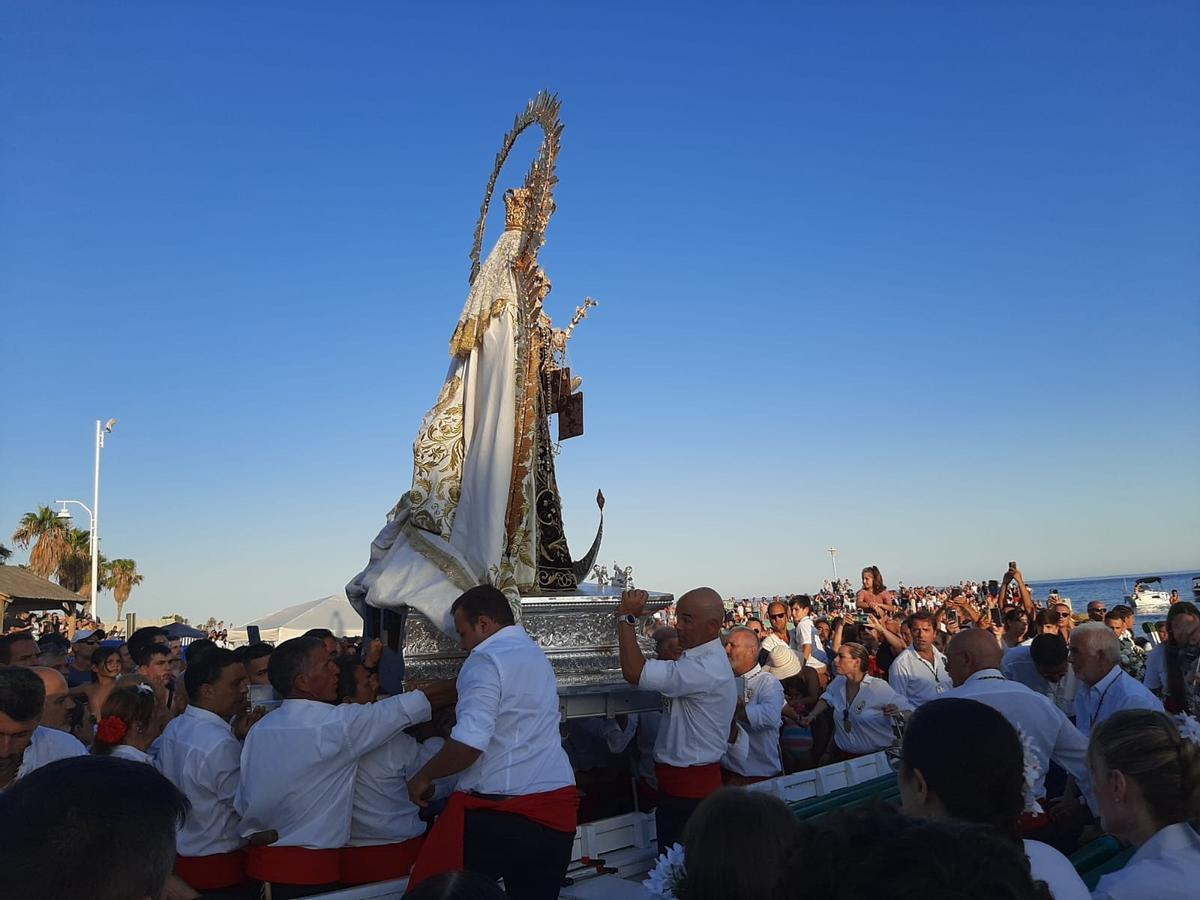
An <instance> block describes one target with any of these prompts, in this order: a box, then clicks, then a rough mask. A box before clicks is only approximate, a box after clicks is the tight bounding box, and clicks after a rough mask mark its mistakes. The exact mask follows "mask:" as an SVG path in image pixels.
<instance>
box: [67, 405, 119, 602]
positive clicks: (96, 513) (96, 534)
mask: <svg viewBox="0 0 1200 900" xmlns="http://www.w3.org/2000/svg"><path fill="white" fill-rule="evenodd" d="M116 424H117V420H116V419H109V420H108V421H107V422H105V423H104V424H103V425H101V424H100V420H99V419H97V420H96V470H95V478H94V479H93V482H92V505H91V508H90V509H89V508H88V505H87V504H86V503H84V502H83V501H82V500H55V501H54V502H55V503H57V504H58V505H59V506H60V507H61V509H59V511H58V517H59V518H60V519H69V518H71V513H70V512H69V511H68V510H67V504H68V503H74V504H76V505H77V506H82V507H83V508H84V510H86V511H87V514H88V523H89V531H90V533H91V539H90V541H89V542H88V543H89V544H90V545H91V550H92V599H91V600H89V601H88V613H89V615H93V616H94V615H96V614H97V612H98V610H99V604H98V602H97V599H96V598H97V597H98V596H99V592H100V451H101V450H102V449H103V448H104V436H105V435H106V434H110V433H111V432H112V430H113V426H114V425H116Z"/></svg>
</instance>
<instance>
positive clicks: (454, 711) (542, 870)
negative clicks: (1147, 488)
mask: <svg viewBox="0 0 1200 900" xmlns="http://www.w3.org/2000/svg"><path fill="white" fill-rule="evenodd" d="M647 602H648V595H647V594H646V593H645V592H643V591H638V590H630V591H626V592H625V594H624V595H623V596H622V599H621V603H620V606H619V608H618V610H617V615H616V621H615V622H614V629H615V632H616V642H617V645H618V648H619V659H620V667H621V674H622V676H623V677H624V679H625V680H626V681H628V682H629V683H630V684H632V685H636V686H638V687H639V688H641V689H643V690H646V691H653V692H656V693H658V694H659V695H661V697H662V698H663V703H662V707H661V710H660V711H656V712H642V713H638V714H629V715H619V716H615V717H613V718H611V719H606V718H593V719H582V720H573V721H571V722H570V723H567V724H562V723H560V720H559V719H560V715H559V706H558V696H557V683H556V680H555V676H554V672H553V670H552V669H551V667H550V664H549V662H548V660H547V658H546V656H545V654H544V652H543V651H542V649H541V648H540V647H539V646H538V645H537V644H536V643H535V642H534V641H532V640H531V639H530V638H529V636H528V635H527V634H526V633H525V632H524V630H523V629H522V628H521V626H520V624H519V623H517V622H516V621H515V619H514V616H513V611H512V609H511V607H510V605H509V603H508V601H507V599H506V598H505V597H504V596H503V595H502V594H501V593H500V592H499V591H497V590H495V589H494V588H491V587H487V586H480V587H478V588H474V589H472V590H470V591H467V592H466V593H464V594H463V595H462V596H461V597H460V598H459V599H458V600H457V601H456V602H455V604H454V608H453V610H452V612H453V617H454V623H455V628H456V630H457V632H458V635H459V639H460V643H461V645H462V647H463V649H464V650H465V651H467V653H468V655H467V657H466V660H465V662H464V664H463V666H462V669H461V671H460V673H459V675H458V678H457V679H456V680H453V681H447V682H429V683H424V684H420V685H410V686H409V689H408V690H405V691H403V692H401V693H398V694H394V695H392V696H386V695H384V694H383V693H382V692H381V690H380V682H379V667H380V663H381V659H382V655H383V647H382V645H381V644H380V643H379V642H378V641H374V642H367V643H366V644H365V645H363V646H354V645H348V644H347V643H346V642H345V641H344V640H341V639H339V638H337V637H336V636H335V635H333V634H331V633H330V632H328V631H324V630H319V629H318V630H314V631H313V632H310V633H308V634H306V635H304V636H303V637H300V638H295V639H293V640H289V641H285V642H283V643H282V644H280V645H279V646H277V647H273V646H271V645H269V644H254V645H249V646H245V647H241V648H238V649H236V650H230V649H227V648H225V647H222V646H220V645H219V644H218V643H217V642H216V641H214V640H211V639H201V640H198V641H195V642H193V643H191V644H190V645H188V646H187V647H186V648H184V647H182V646H181V644H180V642H179V641H172V639H171V638H170V637H169V635H168V634H167V633H166V632H165V631H164V630H163V629H159V628H143V629H139V630H138V631H136V632H134V633H133V634H131V635H130V636H129V638H128V640H126V641H112V640H109V639H107V638H106V636H105V635H104V634H103V632H102V631H100V630H95V629H89V628H80V627H75V628H74V629H70V628H68V629H62V628H58V629H45V630H44V631H42V633H40V634H38V636H37V639H35V635H34V634H33V633H32V632H31V631H30V630H28V629H21V630H14V631H12V632H10V633H8V634H6V635H4V636H2V637H0V792H2V793H0V855H2V856H3V863H2V865H3V870H4V871H5V873H6V876H7V878H8V883H7V886H6V891H5V896H6V897H7V896H11V897H13V898H27V897H28V898H34V897H49V896H67V895H68V894H74V893H77V892H78V891H79V890H80V889H81V887H83V886H87V888H88V893H90V894H94V895H95V896H97V897H100V898H110V897H111V898H113V900H116V898H126V897H149V898H158V897H167V898H171V900H175V898H191V897H196V896H209V897H252V896H259V894H260V892H261V891H262V890H263V886H264V885H267V886H269V890H270V892H271V897H272V898H273V900H288V898H291V897H304V896H311V895H314V894H318V893H322V892H326V891H329V890H332V889H336V888H338V887H341V886H346V885H353V884H362V883H367V882H376V881H383V880H388V879H391V878H400V877H405V876H407V877H408V878H409V885H410V890H409V894H410V895H411V896H413V897H422V896H439V897H440V896H489V893H488V891H492V892H493V894H494V893H495V891H496V890H497V888H496V884H497V882H502V883H503V885H504V889H505V891H506V892H507V894H508V895H509V896H513V897H522V898H525V897H528V898H540V897H545V898H552V897H557V896H558V894H559V890H560V888H561V886H562V883H563V878H564V874H565V872H566V869H567V866H568V864H569V862H570V858H571V850H572V844H573V839H574V835H575V830H576V827H577V824H578V823H579V822H581V821H587V820H589V819H594V818H601V817H605V816H609V815H614V814H616V813H619V812H622V811H624V810H626V809H628V808H631V807H632V806H634V805H636V806H637V807H638V808H640V809H653V810H654V812H655V820H656V828H657V842H658V847H659V849H660V850H662V851H664V852H665V851H668V850H669V849H670V848H672V847H674V846H675V845H677V844H680V845H682V848H683V851H682V852H683V857H682V860H683V865H682V866H681V873H682V874H681V875H680V877H679V878H678V879H677V881H676V882H675V883H674V884H673V886H672V888H671V891H672V893H674V894H675V895H676V896H678V897H681V898H682V897H688V898H693V900H701V898H709V897H712V898H718V897H719V898H741V897H746V898H762V897H794V896H797V895H799V894H804V895H807V894H808V893H810V892H813V891H815V892H817V893H818V894H819V895H823V896H828V897H847V898H849V897H861V896H864V895H866V894H867V893H873V892H875V891H876V890H880V889H887V890H888V891H889V892H890V893H900V894H901V895H902V896H909V895H911V896H914V897H916V896H921V897H925V898H927V897H930V896H932V897H943V896H945V897H949V896H963V895H965V894H969V893H971V892H972V891H975V892H978V893H980V894H981V895H982V896H989V897H1044V896H1053V897H1057V898H1060V900H1064V898H1074V897H1086V896H1088V893H1087V890H1086V888H1085V887H1084V886H1083V883H1082V882H1081V881H1080V879H1079V876H1078V875H1077V874H1075V870H1074V869H1073V867H1072V866H1071V865H1070V863H1069V862H1068V861H1067V860H1066V858H1065V857H1064V854H1066V853H1070V852H1071V851H1073V850H1074V849H1076V848H1078V847H1079V846H1081V845H1082V844H1084V843H1086V842H1087V841H1088V840H1090V839H1092V838H1093V837H1095V836H1097V835H1099V834H1100V833H1101V831H1107V832H1109V833H1111V834H1114V835H1116V836H1117V837H1118V838H1120V839H1121V840H1122V841H1124V842H1126V843H1128V844H1129V845H1131V846H1132V847H1133V848H1136V852H1135V853H1134V854H1133V856H1132V859H1131V860H1130V862H1129V863H1128V864H1127V865H1126V866H1125V867H1124V868H1123V869H1121V870H1120V871H1119V872H1115V873H1112V874H1109V875H1106V876H1105V877H1104V878H1103V879H1102V880H1101V882H1100V884H1099V886H1098V888H1097V893H1096V896H1101V897H1111V898H1114V900H1118V898H1125V897H1142V896H1146V897H1150V896H1154V897H1175V896H1178V897H1183V896H1191V895H1192V893H1191V892H1192V890H1193V884H1194V879H1196V878H1197V877H1198V876H1200V836H1198V835H1197V833H1196V830H1195V824H1196V821H1197V819H1198V818H1200V726H1197V724H1196V716H1197V714H1198V713H1200V678H1198V668H1197V667H1198V665H1200V611H1198V610H1197V608H1196V607H1195V606H1194V605H1193V604H1191V603H1187V602H1179V603H1176V604H1174V605H1172V607H1171V609H1170V611H1169V613H1168V615H1167V617H1166V623H1165V629H1164V634H1163V640H1162V642H1161V643H1159V644H1158V645H1157V646H1155V647H1154V648H1153V649H1152V651H1151V652H1149V653H1148V654H1146V653H1145V652H1144V651H1143V649H1142V648H1140V647H1138V646H1137V645H1136V644H1134V643H1133V641H1132V637H1131V629H1130V625H1131V614H1130V612H1129V611H1128V610H1127V609H1123V608H1121V607H1114V608H1113V609H1112V610H1109V609H1107V608H1106V607H1105V605H1104V604H1103V603H1099V602H1097V603H1093V604H1089V606H1088V609H1087V613H1086V615H1085V616H1081V617H1079V618H1081V619H1082V621H1076V618H1077V617H1076V616H1075V615H1074V613H1073V611H1072V610H1071V608H1070V606H1069V605H1068V604H1066V603H1065V602H1061V601H1056V599H1055V598H1053V597H1051V598H1048V600H1047V601H1046V602H1045V603H1038V602H1035V600H1034V598H1033V596H1032V593H1031V592H1030V590H1029V588H1028V586H1027V585H1026V583H1025V580H1024V577H1023V575H1022V573H1021V572H1020V570H1019V569H1018V568H1017V567H1016V565H1015V564H1010V566H1009V567H1008V569H1007V570H1006V572H1005V573H1004V576H1003V578H1001V579H998V580H997V581H995V582H992V583H991V584H988V583H986V582H978V583H968V584H963V585H959V586H956V587H954V588H950V589H927V588H919V589H903V590H898V591H892V590H889V589H888V588H887V586H886V585H885V583H884V578H883V575H882V573H881V572H880V571H879V570H878V569H877V568H875V567H868V568H867V569H864V570H863V573H862V587H861V589H860V590H858V591H857V592H854V593H850V592H849V591H848V590H847V589H846V586H845V585H844V584H838V585H832V584H830V585H826V586H825V588H824V589H823V590H822V591H820V592H818V593H817V595H815V596H808V595H803V594H800V595H795V596H790V597H778V598H774V599H770V600H768V599H766V598H763V599H761V600H755V601H737V600H733V601H729V602H726V601H724V600H723V599H722V598H721V596H720V595H719V594H717V593H716V592H715V591H713V590H711V589H709V588H698V589H695V590H692V591H688V592H686V593H685V594H683V595H682V596H681V597H680V598H679V600H678V602H677V603H676V604H675V605H674V606H673V607H672V608H671V609H669V610H668V611H666V612H665V614H662V613H660V614H658V616H657V617H655V618H652V617H650V616H648V615H647ZM76 624H77V623H76ZM648 632H649V636H650V637H651V639H652V642H653V647H654V650H653V652H652V653H648V652H647V651H646V649H645V647H646V641H645V638H646V636H647V633H648ZM251 686H258V687H256V688H254V691H255V697H256V698H263V697H268V696H272V697H273V698H274V699H272V700H270V701H265V700H264V701H263V702H262V703H261V705H260V704H258V703H255V704H252V703H251V702H250V692H251ZM880 751H883V752H885V753H887V754H888V756H889V758H890V759H891V760H892V761H893V765H894V767H895V769H896V771H897V772H898V778H899V786H900V796H901V810H900V811H899V812H885V811H883V810H879V809H876V810H871V811H869V812H867V813H857V814H854V815H848V816H843V817H833V818H830V819H828V820H822V821H821V822H820V823H810V822H798V821H797V820H796V819H795V818H794V817H793V816H792V815H791V814H790V812H789V811H788V810H787V808H786V807H785V806H783V805H782V803H780V802H779V801H777V800H775V799H773V798H772V797H771V796H770V795H768V794H764V793H760V792H757V791H753V790H745V788H746V787H747V786H753V785H756V784H758V783H760V782H762V781H764V780H766V779H770V778H773V777H776V776H779V775H781V774H785V773H790V772H795V771H798V770H801V769H806V768H813V767H817V766H821V765H824V764H826V763H830V762H837V761H840V760H847V759H852V758H854V757H858V756H863V755H867V754H872V753H877V752H880ZM631 783H632V784H633V785H634V786H635V787H636V791H634V790H630V784H631ZM114 829H117V830H118V831H117V832H114ZM118 832H119V833H120V834H121V835H122V836H123V837H122V840H120V841H107V842H106V836H107V835H111V834H112V833H118ZM130 836H133V838H134V839H130ZM101 846H102V847H103V848H104V850H103V853H102V858H103V859H104V860H105V863H104V874H103V877H101V878H97V877H96V873H95V871H94V868H95V861H96V859H98V858H101V856H97V855H89V853H88V852H87V850H86V848H88V847H101ZM62 848H70V852H66V853H63V852H60V851H61V849H62ZM934 848H936V849H934ZM818 859H819V860H820V863H819V864H814V860H818ZM897 879H902V880H903V884H904V890H903V891H899V890H898V889H894V888H895V885H896V883H897Z"/></svg>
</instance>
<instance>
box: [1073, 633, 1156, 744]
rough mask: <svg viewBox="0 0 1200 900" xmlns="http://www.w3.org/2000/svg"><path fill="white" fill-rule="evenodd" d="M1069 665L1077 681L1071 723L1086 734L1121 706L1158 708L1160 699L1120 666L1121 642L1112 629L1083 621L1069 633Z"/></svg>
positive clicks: (1127, 707) (1128, 707) (1085, 735)
mask: <svg viewBox="0 0 1200 900" xmlns="http://www.w3.org/2000/svg"><path fill="white" fill-rule="evenodd" d="M1070 658H1071V668H1072V669H1074V671H1075V677H1076V678H1077V679H1078V681H1079V689H1078V690H1077V691H1076V693H1075V726H1076V727H1077V728H1078V729H1079V730H1080V731H1081V732H1082V733H1083V735H1084V737H1087V736H1088V735H1090V734H1091V733H1092V729H1093V728H1095V727H1096V726H1097V725H1099V724H1100V723H1101V722H1103V721H1104V720H1105V719H1107V718H1108V717H1109V716H1111V715H1112V714H1113V713H1115V712H1118V711H1120V710H1122V709H1150V710H1157V711H1159V712H1161V711H1162V708H1163V707H1162V702H1161V701H1160V700H1159V699H1158V698H1157V697H1155V696H1154V694H1152V693H1150V691H1149V689H1148V688H1147V687H1146V686H1145V685H1144V684H1142V683H1141V682H1140V681H1138V680H1137V679H1136V678H1134V677H1132V676H1131V675H1129V674H1128V673H1126V672H1125V671H1124V670H1123V669H1122V668H1121V666H1120V662H1121V643H1120V641H1118V640H1117V636H1116V635H1115V634H1113V632H1112V629H1110V628H1108V627H1107V626H1106V625H1103V624H1101V623H1100V622H1087V623H1085V624H1083V625H1080V626H1079V627H1078V628H1076V629H1075V630H1074V631H1073V632H1072V633H1071V648H1070Z"/></svg>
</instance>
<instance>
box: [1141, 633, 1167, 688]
mask: <svg viewBox="0 0 1200 900" xmlns="http://www.w3.org/2000/svg"><path fill="white" fill-rule="evenodd" d="M1142 684H1144V685H1145V686H1146V687H1147V688H1148V689H1149V690H1151V691H1158V692H1159V693H1160V694H1165V693H1166V692H1167V645H1166V644H1165V643H1163V644H1159V645H1158V646H1156V647H1155V648H1154V649H1153V650H1151V651H1150V655H1149V656H1147V657H1146V674H1145V675H1143V676H1142Z"/></svg>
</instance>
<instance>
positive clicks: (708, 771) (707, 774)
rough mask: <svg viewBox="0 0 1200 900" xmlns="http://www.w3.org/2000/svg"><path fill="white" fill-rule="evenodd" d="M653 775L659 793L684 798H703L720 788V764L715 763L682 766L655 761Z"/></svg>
mask: <svg viewBox="0 0 1200 900" xmlns="http://www.w3.org/2000/svg"><path fill="white" fill-rule="evenodd" d="M654 777H656V778H657V779H658V790H659V793H661V794H666V795H667V796H669V797H681V798H683V799H685V800H703V799H704V798H705V797H707V796H708V795H709V794H711V793H713V792H714V791H719V790H720V789H721V766H720V765H719V764H717V763H709V764H708V765H706V766H684V767H680V766H668V765H666V764H664V763H655V764H654Z"/></svg>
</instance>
